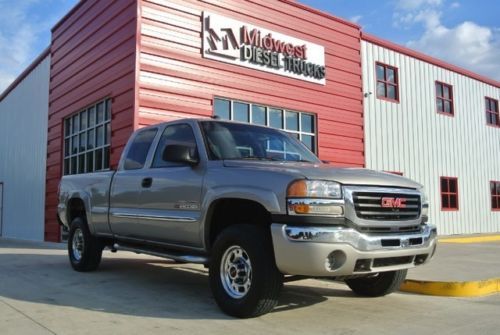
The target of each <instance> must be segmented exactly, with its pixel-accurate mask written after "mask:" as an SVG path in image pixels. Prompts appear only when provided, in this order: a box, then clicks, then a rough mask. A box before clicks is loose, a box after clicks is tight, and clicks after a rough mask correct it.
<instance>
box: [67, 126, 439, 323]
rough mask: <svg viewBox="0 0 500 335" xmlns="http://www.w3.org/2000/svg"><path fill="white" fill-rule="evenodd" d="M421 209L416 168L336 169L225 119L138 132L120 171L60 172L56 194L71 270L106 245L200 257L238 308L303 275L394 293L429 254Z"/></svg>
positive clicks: (272, 135)
mask: <svg viewBox="0 0 500 335" xmlns="http://www.w3.org/2000/svg"><path fill="white" fill-rule="evenodd" d="M427 213H428V202H427V199H426V197H425V194H424V192H423V190H422V186H421V185H420V184H417V183H415V182H413V181H411V180H409V179H406V178H403V177H399V176H396V175H392V174H388V173H381V172H375V171H370V170H366V169H341V168H334V167H332V166H330V165H329V164H326V163H323V162H322V161H320V160H319V159H318V158H317V157H316V156H315V155H314V154H313V153H312V152H310V151H309V150H308V149H307V147H306V146H304V145H303V144H302V143H301V142H300V141H298V140H297V139H296V138H295V137H293V136H292V135H290V134H287V133H285V132H283V131H280V130H276V129H271V128H266V127H261V126H255V125H250V124H242V123H235V122H226V121H221V120H218V119H186V120H178V121H174V122H168V123H163V124H158V125H155V126H150V127H147V128H142V129H140V130H138V131H136V132H135V133H134V134H133V135H132V137H131V138H130V140H129V142H128V144H127V146H126V148H125V150H124V153H123V155H122V158H121V160H120V162H119V165H118V169H117V171H105V172H99V173H90V174H82V175H72V176H64V177H63V178H62V181H61V184H60V188H59V205H58V217H59V221H60V223H61V224H62V225H64V226H66V227H67V228H68V229H69V239H68V252H69V260H70V262H71V266H72V267H73V268H74V269H75V270H76V271H92V270H95V269H96V268H97V267H98V265H99V263H100V261H101V256H102V251H103V249H104V248H105V247H108V248H109V249H111V251H113V252H115V251H117V250H125V251H133V252H137V253H145V254H150V255H156V256H161V257H166V258H170V259H174V260H176V261H179V262H189V263H199V264H204V265H205V266H207V267H208V268H209V278H210V285H211V289H212V292H213V295H214V297H215V300H216V302H217V304H218V305H219V306H220V308H221V309H222V310H223V311H224V312H226V313H227V314H229V315H233V316H237V317H253V316H258V315H262V314H265V313H267V312H269V311H270V310H272V309H273V307H274V306H275V305H276V303H277V299H278V296H279V292H280V290H281V288H282V286H283V283H284V282H287V281H292V280H297V279H302V278H305V277H326V278H331V279H335V280H343V281H345V283H346V284H347V285H348V286H349V287H350V288H351V289H352V290H353V291H354V292H355V293H356V294H359V295H363V296H381V295H385V294H388V293H390V292H392V291H394V290H397V289H398V288H399V285H400V284H401V283H402V281H403V280H404V279H405V276H406V271H407V269H408V268H412V267H414V266H419V265H422V264H424V263H426V262H428V261H429V260H430V258H431V257H432V256H433V254H434V252H435V249H436V228H435V227H434V226H432V225H430V224H429V223H428V222H427V221H428V215H427Z"/></svg>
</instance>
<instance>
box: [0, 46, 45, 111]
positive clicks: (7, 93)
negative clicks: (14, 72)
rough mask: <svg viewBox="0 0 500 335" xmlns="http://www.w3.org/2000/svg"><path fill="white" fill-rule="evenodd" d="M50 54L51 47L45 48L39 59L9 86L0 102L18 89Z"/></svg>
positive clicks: (0, 95) (0, 97)
mask: <svg viewBox="0 0 500 335" xmlns="http://www.w3.org/2000/svg"><path fill="white" fill-rule="evenodd" d="M49 54H50V46H49V47H47V48H45V50H43V51H42V53H41V54H39V55H38V57H37V58H35V60H34V61H33V62H31V64H30V65H29V66H28V67H27V68H26V69H24V71H23V72H21V74H20V75H19V76H17V78H16V79H15V80H14V81H13V82H12V83H11V84H10V85H9V86H7V88H6V89H5V90H4V91H3V92H2V94H0V102H2V101H3V99H5V98H6V97H7V96H8V95H9V93H10V92H12V91H13V90H14V89H15V88H16V87H17V85H19V84H20V83H21V82H22V81H23V80H24V78H26V77H27V76H28V75H29V74H30V73H31V71H33V70H34V69H35V68H36V67H37V66H38V65H39V64H40V63H41V62H42V61H43V60H44V59H45V58H46V57H47V56H48V55H49Z"/></svg>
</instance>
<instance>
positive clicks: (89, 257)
mask: <svg viewBox="0 0 500 335" xmlns="http://www.w3.org/2000/svg"><path fill="white" fill-rule="evenodd" d="M103 249H104V245H103V244H102V243H101V241H99V239H98V238H97V237H95V236H92V234H91V233H90V231H89V228H88V226H87V222H86V220H85V219H83V218H79V217H77V218H75V219H73V221H72V222H71V228H70V230H69V236H68V255H69V261H70V263H71V266H72V267H73V269H74V270H76V271H80V272H87V271H93V270H95V269H97V267H98V266H99V264H100V263H101V257H102V250H103Z"/></svg>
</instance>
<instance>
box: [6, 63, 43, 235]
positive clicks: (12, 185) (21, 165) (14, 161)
mask: <svg viewBox="0 0 500 335" xmlns="http://www.w3.org/2000/svg"><path fill="white" fill-rule="evenodd" d="M49 71H50V56H47V57H46V58H45V59H44V60H42V61H41V62H40V63H39V64H38V65H37V66H36V67H35V68H34V69H33V70H32V71H31V72H30V73H29V74H28V75H27V76H26V77H25V78H24V79H23V80H22V81H21V82H20V83H19V84H18V85H17V86H16V87H15V88H14V89H13V90H12V91H11V92H10V93H9V94H8V95H7V96H6V97H5V98H4V99H3V100H2V101H1V102H0V183H3V231H2V236H3V237H12V238H20V239H28V240H43V236H44V234H43V233H44V217H45V215H44V213H45V170H46V158H47V121H48V105H49Z"/></svg>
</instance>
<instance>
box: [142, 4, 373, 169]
mask: <svg viewBox="0 0 500 335" xmlns="http://www.w3.org/2000/svg"><path fill="white" fill-rule="evenodd" d="M205 10H206V11H210V12H214V13H219V14H221V15H224V16H226V17H231V18H234V19H236V20H240V21H243V22H249V23H250V24H254V25H256V26H260V27H264V28H267V29H270V30H273V31H278V32H281V33H283V34H287V35H289V36H294V37H297V38H300V39H304V40H307V41H310V42H312V43H316V44H320V45H323V46H324V47H325V53H326V55H325V57H326V67H327V83H326V85H325V86H320V85H316V84H312V83H308V82H301V81H298V80H291V79H290V78H287V77H282V76H277V75H274V74H269V73H266V72H262V71H256V70H253V69H248V68H244V67H239V66H234V65H230V64H226V63H222V62H217V61H213V60H208V59H204V58H203V57H202V52H201V45H202V40H201V29H202V18H201V16H202V12H203V11H205ZM140 20H141V21H140V26H141V49H140V51H141V54H140V77H139V105H140V109H139V120H138V126H141V125H148V124H151V123H156V122H161V121H166V120H170V119H174V118H179V117H186V116H209V115H211V114H212V101H213V98H214V96H221V97H227V98H232V99H238V100H243V101H250V102H254V103H260V104H263V105H270V106H277V107H283V108H288V109H290V110H298V111H303V112H312V113H316V114H317V116H318V119H319V129H318V144H319V155H320V157H321V158H322V159H325V160H329V161H332V163H333V164H335V165H337V166H363V165H364V152H363V114H362V101H361V59H360V44H359V40H360V31H359V27H356V26H353V25H350V24H344V23H342V22H340V21H339V20H335V19H333V18H328V17H326V16H325V15H320V14H318V13H315V12H312V11H308V10H306V9H304V8H300V7H299V6H297V5H295V4H290V3H288V2H284V1H276V0H274V1H262V0H251V1H234V0H223V1H221V0H217V1H212V0H204V1H194V0H191V1H181V0H172V1H164V0H147V1H146V0H143V1H141V19H140ZM346 137H348V139H347V140H346V141H344V140H343V139H344V138H346Z"/></svg>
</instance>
